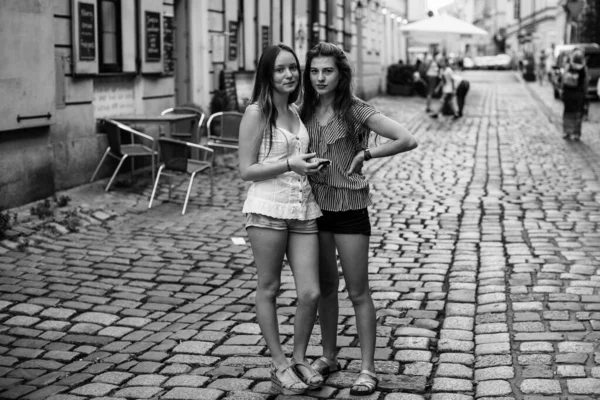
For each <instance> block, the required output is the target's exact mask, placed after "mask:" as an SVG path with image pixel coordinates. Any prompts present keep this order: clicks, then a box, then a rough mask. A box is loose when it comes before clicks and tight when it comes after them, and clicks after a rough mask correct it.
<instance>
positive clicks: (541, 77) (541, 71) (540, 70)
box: [537, 49, 547, 85]
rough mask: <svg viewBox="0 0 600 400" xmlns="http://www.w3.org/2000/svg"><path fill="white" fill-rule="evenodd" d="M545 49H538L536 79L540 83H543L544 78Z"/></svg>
mask: <svg viewBox="0 0 600 400" xmlns="http://www.w3.org/2000/svg"><path fill="white" fill-rule="evenodd" d="M546 59H547V56H546V50H544V49H542V50H540V58H539V62H538V65H537V79H538V82H539V84H540V85H543V84H544V79H545V77H546Z"/></svg>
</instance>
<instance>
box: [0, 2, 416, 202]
mask: <svg viewBox="0 0 600 400" xmlns="http://www.w3.org/2000/svg"><path fill="white" fill-rule="evenodd" d="M100 1H102V0H38V1H27V2H24V1H22V0H3V1H0V24H2V25H3V28H4V26H9V27H10V29H4V30H2V37H0V52H1V53H2V54H19V57H10V58H9V60H10V62H6V60H7V59H6V58H5V59H4V60H3V62H2V63H0V90H3V93H9V94H10V95H9V96H3V97H2V98H1V99H0V171H1V172H0V209H3V208H9V207H14V206H17V205H21V204H25V203H28V202H31V201H35V200H38V199H42V198H45V197H48V196H51V195H53V194H54V193H55V192H56V191H57V190H62V189H67V188H70V187H73V186H77V185H81V184H84V183H87V182H88V181H89V179H90V177H91V176H92V174H93V172H94V170H95V168H96V166H97V164H98V162H99V160H100V158H101V156H102V154H103V153H104V151H105V149H106V148H107V141H106V136H105V135H104V134H103V133H101V132H99V129H98V124H97V121H98V119H103V118H110V117H115V116H119V115H125V114H147V115H156V114H159V113H160V112H161V111H162V110H163V109H165V108H168V107H172V106H175V105H182V104H187V103H194V104H196V105H199V106H200V107H202V108H203V109H204V110H205V111H207V112H208V111H209V104H210V100H211V98H212V96H213V95H214V93H216V92H217V91H218V90H219V84H220V82H219V75H220V73H221V71H223V70H225V69H226V70H229V71H235V72H239V73H245V74H246V76H249V77H252V76H253V72H254V70H255V67H256V63H257V61H258V57H259V56H260V53H261V51H262V47H263V46H264V45H266V44H271V43H277V42H280V41H283V42H284V43H287V44H289V45H291V46H293V48H294V49H295V50H296V52H297V54H298V56H299V59H300V60H301V63H302V64H303V63H304V57H305V54H306V51H307V49H308V48H309V45H311V44H312V43H316V41H324V40H331V41H333V42H334V43H336V44H338V45H339V46H340V47H343V48H344V49H345V50H346V52H347V54H348V56H349V58H350V60H351V61H352V62H353V63H354V67H355V70H356V71H357V85H356V89H357V90H356V93H357V94H358V95H360V96H361V97H363V98H365V99H368V98H370V97H373V96H375V95H378V94H379V93H380V92H381V91H382V90H383V89H384V87H385V85H384V82H385V70H386V68H387V66H388V65H389V64H391V63H392V62H397V60H398V59H399V58H401V57H402V56H403V55H404V54H405V49H403V48H402V46H403V45H405V43H404V42H403V41H404V39H403V38H402V36H401V35H400V31H399V27H400V25H401V24H402V23H403V22H406V21H405V20H414V19H421V18H424V17H425V16H426V12H427V10H426V8H425V7H424V5H423V3H424V2H422V1H420V0H419V1H416V0H394V1H388V2H386V9H385V11H384V7H383V3H382V2H375V1H371V2H368V1H365V0H363V2H362V3H363V4H365V8H368V10H366V13H365V14H366V16H365V18H364V19H363V20H362V22H361V25H360V26H359V25H358V24H357V21H356V18H355V10H356V5H357V0H331V1H325V0H143V1H136V0H120V2H119V4H120V6H121V11H120V14H119V16H118V19H119V21H120V25H121V31H122V32H121V37H120V41H119V45H120V53H119V54H120V57H121V64H120V65H121V66H122V71H120V72H111V73H107V72H101V71H100V69H101V68H100V67H99V62H98V60H99V58H98V48H99V47H100V43H99V33H98V32H97V31H94V30H92V31H91V32H92V33H91V34H90V35H91V36H92V37H93V38H95V46H96V47H95V49H92V50H93V51H92V52H91V54H87V55H86V54H84V53H85V52H86V51H88V50H90V47H88V48H84V47H81V46H80V45H79V44H80V43H83V41H81V40H80V37H79V34H80V29H79V27H80V26H81V23H82V22H83V23H85V22H86V21H85V20H82V19H80V11H81V6H80V5H79V3H85V4H88V5H89V4H91V5H93V6H94V9H95V11H96V15H97V13H98V4H100V3H99V2H100ZM74 10H76V11H74ZM145 11H151V12H157V13H158V15H159V16H160V17H161V18H160V20H161V23H160V26H161V28H160V29H161V31H160V35H161V39H162V40H164V39H165V37H163V36H162V35H164V25H163V24H164V21H165V19H166V18H168V17H169V16H172V18H173V21H174V33H173V46H174V60H173V62H174V70H173V71H167V70H165V64H164V63H163V61H164V57H165V52H164V48H163V45H164V43H161V54H160V60H158V61H156V60H148V59H147V58H146V57H145V53H144V50H145V48H146V43H145V40H146V37H148V36H147V32H146V31H145V30H144V29H145V20H144V18H145V17H147V15H146V14H145ZM392 14H394V18H392ZM314 21H316V22H317V25H315V26H313V25H312V23H313V22H314ZM95 23H96V27H95V29H96V30H97V25H98V21H97V20H96V21H95ZM232 24H233V25H232ZM235 27H237V34H235V32H233V29H234V28H235ZM313 29H314V30H313ZM359 30H361V32H359ZM359 33H360V34H359ZM234 34H235V37H233V38H232V35H234ZM232 39H235V40H233V41H232ZM149 40H151V38H150V39H149ZM235 43H237V50H236V51H234V52H233V53H231V52H230V51H231V50H232V48H233V47H234V46H235ZM86 49H87V50H86ZM94 51H95V53H94ZM82 54H83V55H84V56H85V57H83V56H82ZM359 64H360V65H359ZM358 72H360V73H358ZM250 79H251V78H250ZM248 86H251V82H247V85H246V89H245V90H247V89H248ZM46 114H47V115H48V117H45V115H46ZM24 115H25V116H26V115H29V116H31V115H34V116H35V115H38V117H35V118H32V119H26V120H20V122H18V123H16V122H15V121H17V119H16V118H15V117H16V116H24ZM40 116H41V117H40ZM19 118H20V117H19ZM6 121H8V122H6ZM137 128H139V129H140V130H143V129H144V128H145V130H146V132H148V133H152V130H153V129H154V130H156V129H157V128H151V127H147V126H146V127H141V126H138V127H137ZM107 164H108V165H107V166H106V167H105V168H104V169H103V170H101V172H100V174H99V178H101V177H104V176H107V175H108V174H109V173H110V172H112V171H113V169H114V167H115V166H116V164H115V163H113V164H112V165H111V164H110V163H107Z"/></svg>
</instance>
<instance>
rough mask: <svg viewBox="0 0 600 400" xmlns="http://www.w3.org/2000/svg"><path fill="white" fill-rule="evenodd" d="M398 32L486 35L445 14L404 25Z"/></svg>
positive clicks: (478, 29) (473, 26)
mask: <svg viewBox="0 0 600 400" xmlns="http://www.w3.org/2000/svg"><path fill="white" fill-rule="evenodd" d="M400 30H401V31H403V32H407V33H439V34H444V35H448V34H457V35H461V36H470V35H477V36H484V35H488V32H487V31H485V30H483V29H481V28H479V27H477V26H475V25H473V24H470V23H468V22H466V21H463V20H460V19H458V18H454V17H452V16H450V15H447V14H439V15H435V16H433V17H430V18H425V19H422V20H420V21H416V22H413V23H411V24H408V25H404V26H402V27H401V28H400Z"/></svg>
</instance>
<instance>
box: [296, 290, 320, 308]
mask: <svg viewBox="0 0 600 400" xmlns="http://www.w3.org/2000/svg"><path fill="white" fill-rule="evenodd" d="M320 297H321V292H320V291H319V290H318V289H314V290H312V289H311V290H304V291H302V292H300V293H298V305H299V306H307V307H316V306H317V304H318V303H319V298H320Z"/></svg>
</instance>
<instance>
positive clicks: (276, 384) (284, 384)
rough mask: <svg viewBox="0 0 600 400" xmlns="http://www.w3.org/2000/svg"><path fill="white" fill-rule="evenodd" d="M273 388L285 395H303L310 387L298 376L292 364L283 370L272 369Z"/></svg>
mask: <svg viewBox="0 0 600 400" xmlns="http://www.w3.org/2000/svg"><path fill="white" fill-rule="evenodd" d="M278 373H279V376H278V375H277V374H278ZM271 387H272V388H273V389H274V390H275V391H277V392H278V393H281V394H284V395H295V394H302V393H304V392H305V391H306V390H307V389H308V385H307V384H305V383H304V382H302V380H301V379H300V378H299V377H298V376H297V375H296V373H295V372H294V370H293V368H292V365H291V364H290V365H287V366H285V367H283V368H275V366H273V367H272V368H271Z"/></svg>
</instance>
